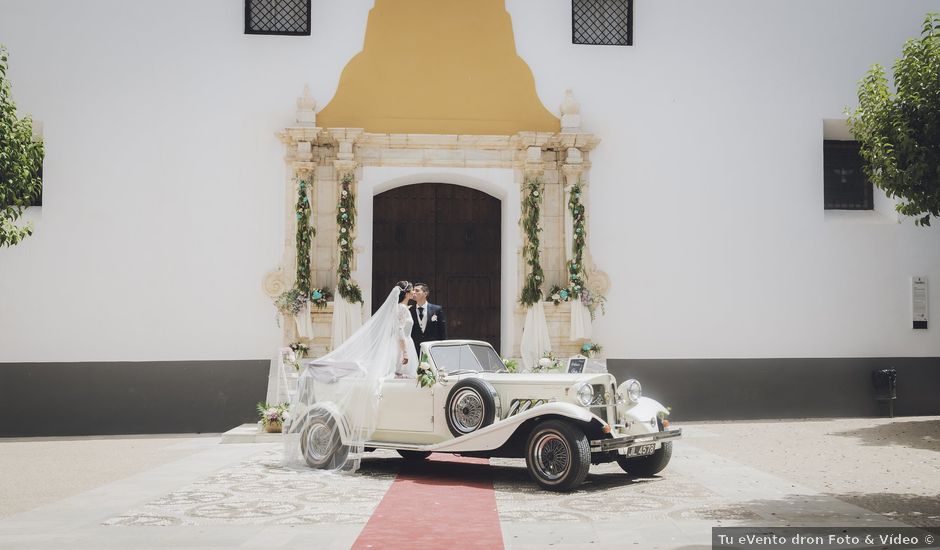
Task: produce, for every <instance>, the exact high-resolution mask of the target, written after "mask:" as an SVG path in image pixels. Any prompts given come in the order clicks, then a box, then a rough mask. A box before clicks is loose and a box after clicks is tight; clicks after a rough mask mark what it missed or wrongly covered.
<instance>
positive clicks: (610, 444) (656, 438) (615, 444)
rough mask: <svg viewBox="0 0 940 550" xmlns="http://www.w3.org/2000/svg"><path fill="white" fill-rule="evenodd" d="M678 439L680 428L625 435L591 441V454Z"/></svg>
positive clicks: (680, 432) (680, 433)
mask: <svg viewBox="0 0 940 550" xmlns="http://www.w3.org/2000/svg"><path fill="white" fill-rule="evenodd" d="M680 437H682V428H676V429H674V430H666V431H664V432H656V433H651V434H640V435H627V436H624V437H615V438H613V439H595V440H594V441H591V452H592V453H595V452H604V451H613V450H614V449H619V448H621V447H632V446H633V445H642V444H644V443H659V442H661V441H669V440H672V439H679V438H680Z"/></svg>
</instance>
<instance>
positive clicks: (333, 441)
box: [300, 411, 349, 470]
mask: <svg viewBox="0 0 940 550" xmlns="http://www.w3.org/2000/svg"><path fill="white" fill-rule="evenodd" d="M300 450H301V452H302V453H303V455H304V460H305V461H306V462H307V464H308V465H309V466H311V467H312V468H320V469H325V470H335V469H338V468H342V467H343V465H344V464H345V463H346V458H347V457H348V456H349V447H348V446H347V445H343V441H342V439H341V437H340V433H339V426H337V424H336V419H335V418H333V415H331V414H330V413H329V412H327V411H313V412H311V413H310V415H309V416H308V417H307V422H306V424H305V425H304V429H303V431H302V432H301V433H300Z"/></svg>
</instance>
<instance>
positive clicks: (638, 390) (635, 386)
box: [617, 378, 643, 403]
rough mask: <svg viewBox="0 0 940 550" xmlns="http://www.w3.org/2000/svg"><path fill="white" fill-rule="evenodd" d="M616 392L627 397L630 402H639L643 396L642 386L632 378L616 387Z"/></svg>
mask: <svg viewBox="0 0 940 550" xmlns="http://www.w3.org/2000/svg"><path fill="white" fill-rule="evenodd" d="M617 393H619V394H620V395H622V396H624V397H626V398H627V401H629V402H630V403H639V402H640V398H641V397H643V387H642V386H640V383H639V382H638V381H636V380H634V379H633V378H631V379H630V380H627V381H626V382H624V383H623V384H620V387H618V388H617Z"/></svg>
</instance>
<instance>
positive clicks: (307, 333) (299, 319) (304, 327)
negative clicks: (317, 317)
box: [294, 302, 313, 340]
mask: <svg viewBox="0 0 940 550" xmlns="http://www.w3.org/2000/svg"><path fill="white" fill-rule="evenodd" d="M294 324H295V325H296V326H297V336H300V337H301V338H304V339H307V340H309V339H311V338H313V320H312V312H311V310H310V302H307V303H305V304H304V307H303V308H301V310H300V312H299V313H298V314H297V315H295V316H294Z"/></svg>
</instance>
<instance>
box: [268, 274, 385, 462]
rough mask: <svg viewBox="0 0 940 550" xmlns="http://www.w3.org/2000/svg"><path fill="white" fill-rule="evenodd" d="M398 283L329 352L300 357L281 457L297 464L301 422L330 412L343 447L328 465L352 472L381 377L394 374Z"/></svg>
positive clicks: (371, 425)
mask: <svg viewBox="0 0 940 550" xmlns="http://www.w3.org/2000/svg"><path fill="white" fill-rule="evenodd" d="M400 290H401V289H399V288H398V287H397V286H396V287H395V288H393V289H392V291H391V292H390V293H389V295H388V298H386V299H385V302H384V303H383V304H382V307H380V308H379V309H378V311H376V312H375V315H373V316H372V317H371V318H370V319H369V320H368V321H366V322H365V324H363V325H362V326H361V327H360V328H359V330H357V331H356V332H354V333H353V334H352V335H350V336H349V338H347V339H346V340H345V341H344V342H343V343H342V344H341V345H339V346H337V347H336V348H335V349H334V350H333V351H331V352H330V353H328V354H326V355H324V356H323V357H320V358H318V359H313V360H310V361H305V362H304V365H305V366H304V369H303V371H302V372H301V374H300V379H299V380H298V386H297V394H296V397H295V398H294V399H292V400H291V407H290V417H291V420H290V423H289V426H288V428H287V433H285V434H284V441H285V453H284V456H285V461H286V462H287V463H288V464H302V463H303V460H304V459H303V455H302V446H301V438H302V437H303V430H304V427H305V426H306V425H307V421H308V419H309V418H311V417H312V416H317V415H319V416H320V417H324V416H326V417H329V418H330V420H331V422H333V424H331V425H335V426H337V427H338V429H339V430H340V431H341V434H342V435H341V437H342V446H341V447H342V448H341V451H340V452H337V453H334V457H335V459H334V460H333V461H331V463H330V464H329V466H328V469H332V470H343V471H355V470H357V469H358V468H359V461H360V459H361V457H362V453H363V448H364V443H365V442H366V441H368V440H369V438H370V437H371V436H372V432H374V431H375V426H376V423H377V420H378V410H379V408H378V405H379V399H380V393H381V388H382V381H383V380H385V379H386V378H388V377H390V376H393V375H394V373H395V367H396V365H397V364H398V362H399V357H400V353H401V348H400V340H399V328H398V315H397V313H398V296H399V292H400Z"/></svg>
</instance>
